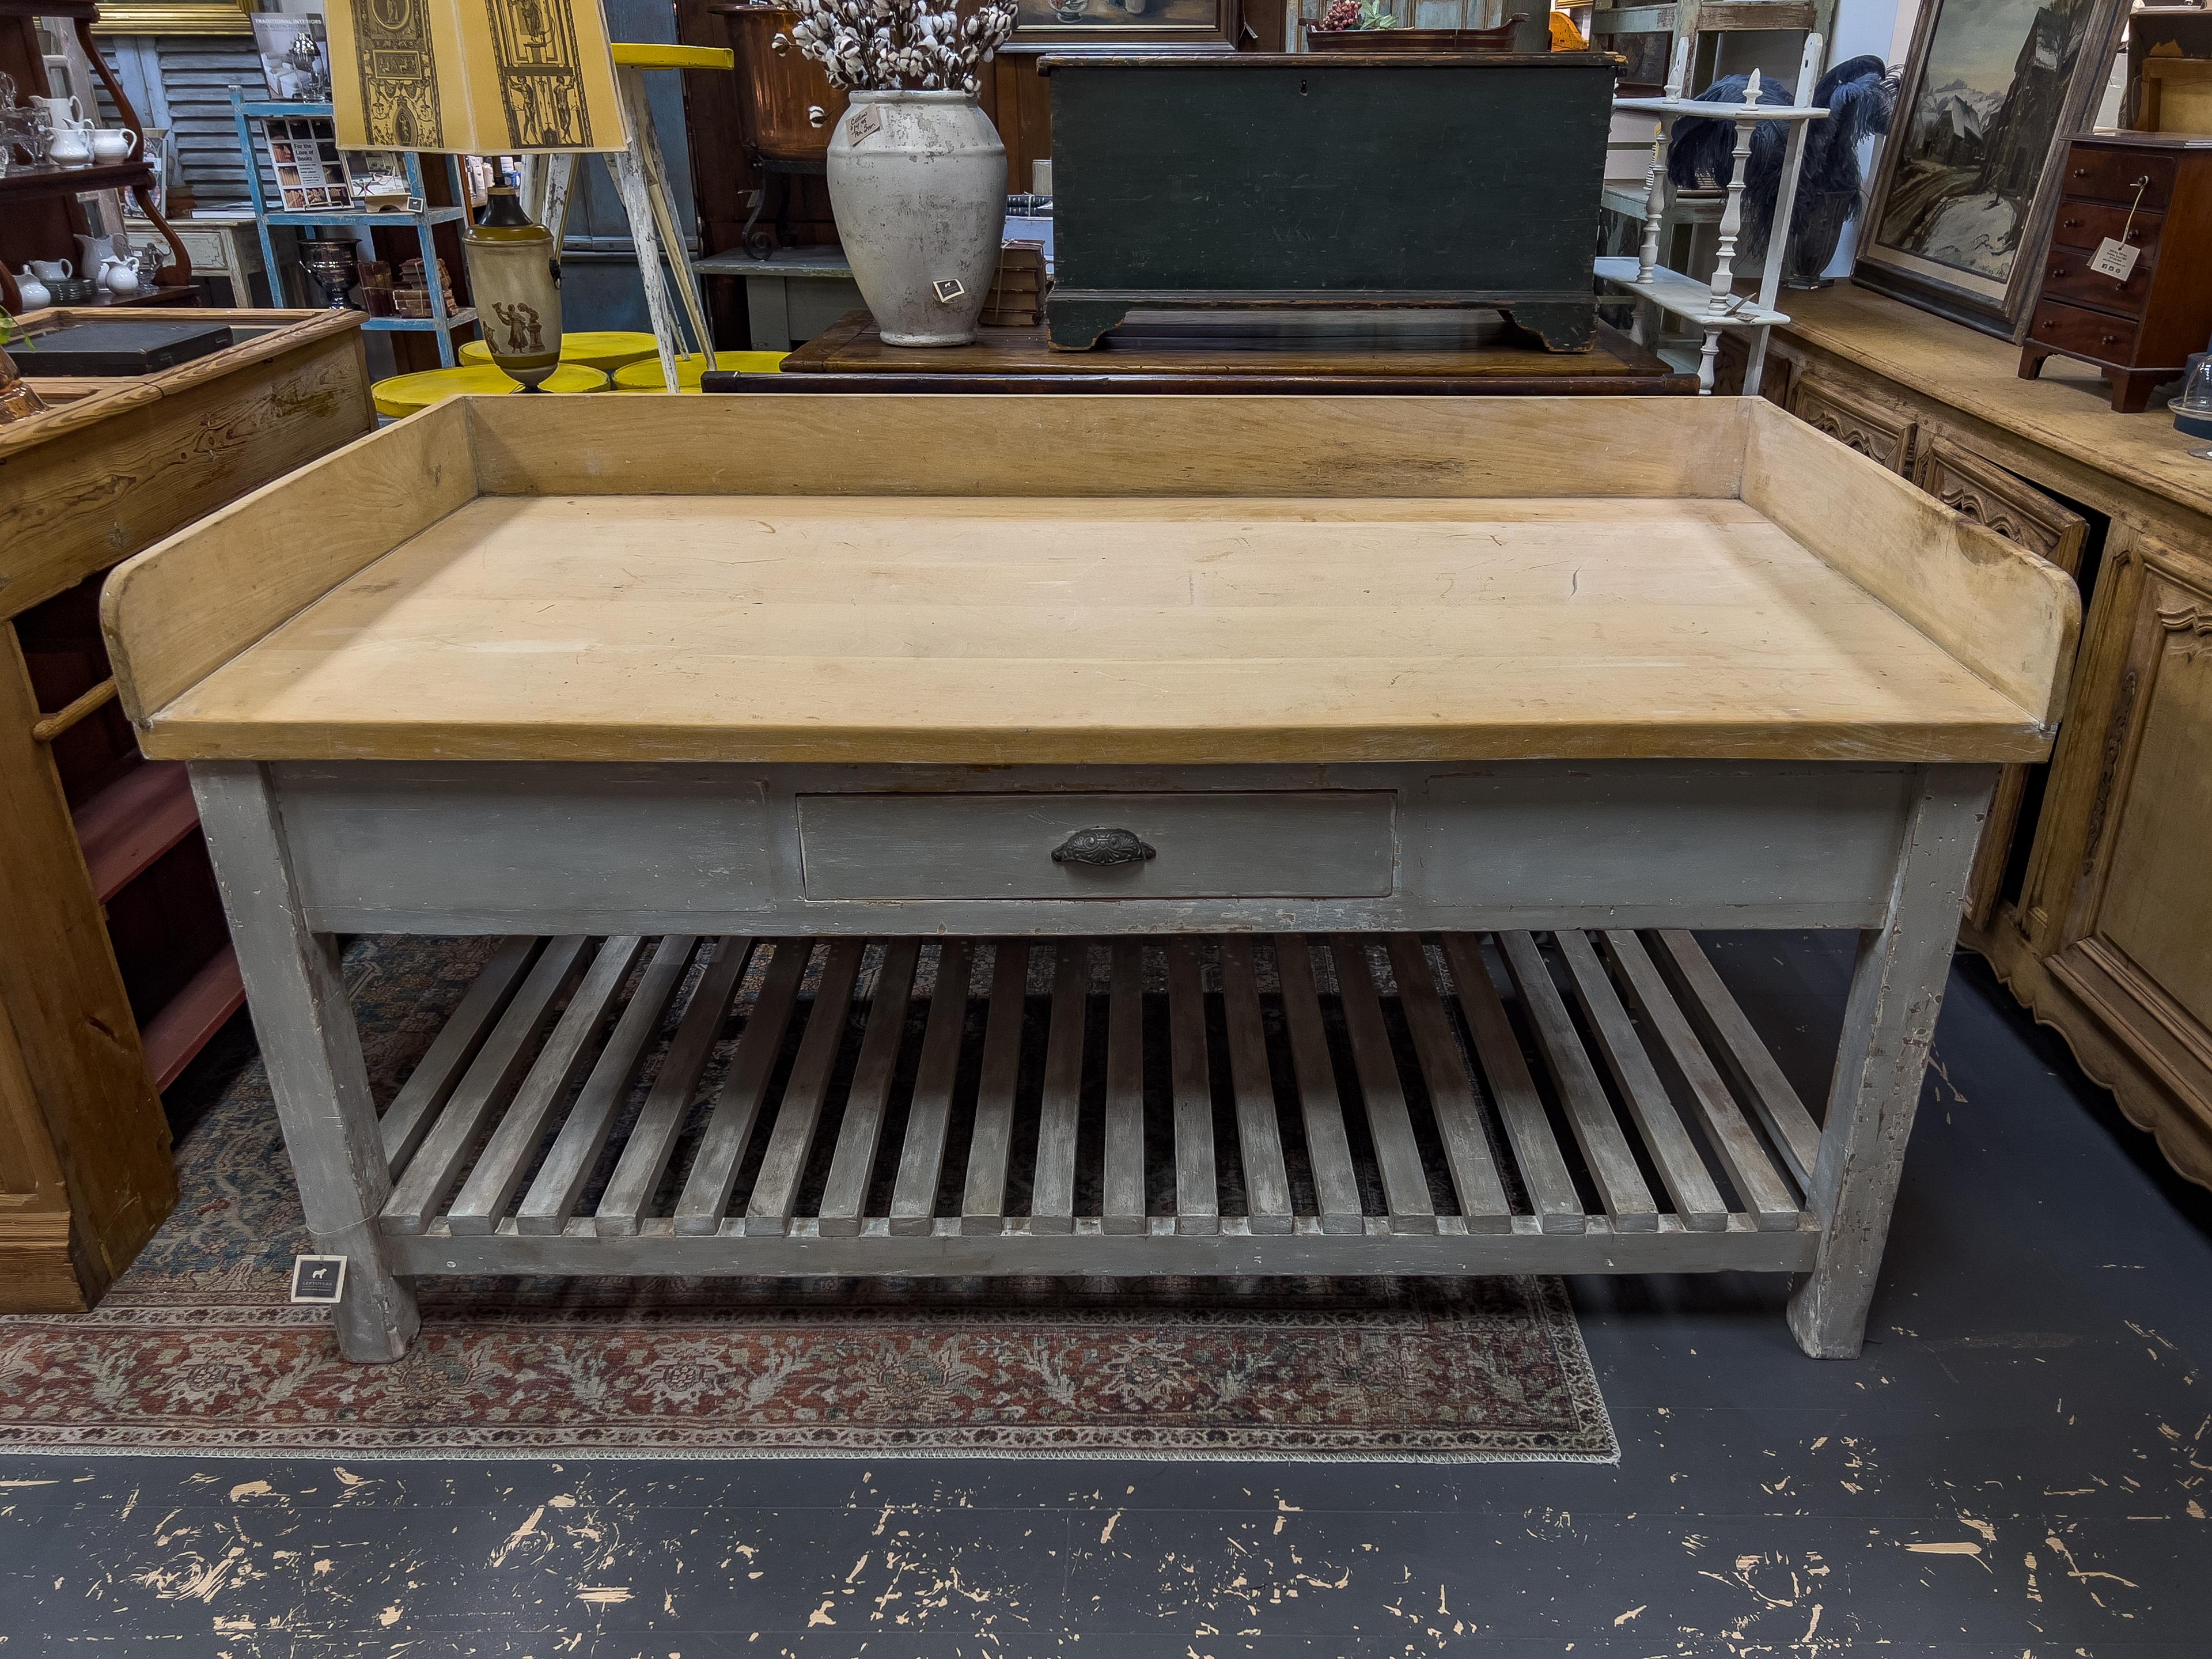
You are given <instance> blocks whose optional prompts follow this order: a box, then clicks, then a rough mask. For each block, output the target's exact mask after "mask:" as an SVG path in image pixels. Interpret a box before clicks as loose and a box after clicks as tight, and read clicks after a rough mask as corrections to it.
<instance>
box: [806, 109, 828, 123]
mask: <svg viewBox="0 0 2212 1659" xmlns="http://www.w3.org/2000/svg"><path fill="white" fill-rule="evenodd" d="M828 119H829V111H828V110H826V109H824V108H823V107H822V106H821V105H819V104H809V105H808V106H806V125H808V126H810V127H818V126H820V125H822V124H823V122H824V121H826V120H828Z"/></svg>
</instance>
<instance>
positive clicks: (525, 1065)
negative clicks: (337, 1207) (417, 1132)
mask: <svg viewBox="0 0 2212 1659" xmlns="http://www.w3.org/2000/svg"><path fill="white" fill-rule="evenodd" d="M590 943H591V941H590V939H587V938H586V937H585V936H584V935H583V934H580V933H569V934H565V935H563V936H562V937H561V938H559V939H553V940H551V941H550V942H549V943H548V944H547V945H546V946H545V948H544V951H540V952H539V953H538V960H537V962H536V963H533V964H532V967H531V969H530V976H529V977H528V978H527V979H526V980H524V981H523V982H522V988H521V989H520V991H517V992H516V993H515V994H514V999H513V1001H512V1002H510V1003H509V1004H508V1005H507V1012H505V1013H504V1014H502V1015H501V1016H500V1019H499V1024H497V1025H495V1026H494V1027H493V1028H492V1034H491V1036H489V1038H487V1039H486V1040H485V1042H484V1044H483V1048H482V1049H481V1050H480V1051H479V1052H478V1053H477V1057H476V1059H475V1060H472V1061H471V1062H470V1065H469V1069H468V1070H467V1072H466V1073H464V1074H463V1075H462V1078H461V1080H460V1083H459V1085H458V1086H457V1087H455V1089H454V1090H453V1094H452V1096H451V1097H449V1098H448V1099H447V1102H446V1109H445V1110H444V1111H442V1112H441V1113H440V1114H439V1115H438V1121H436V1122H435V1124H433V1125H432V1126H431V1127H430V1130H429V1133H428V1134H427V1135H426V1136H425V1137H424V1138H423V1140H422V1145H421V1146H419V1147H418V1148H417V1149H416V1153H415V1156H414V1158H412V1159H411V1160H410V1162H409V1164H408V1165H407V1169H406V1171H405V1173H404V1174H403V1175H401V1176H400V1177H399V1179H398V1181H397V1182H393V1183H392V1196H391V1197H389V1198H387V1199H386V1200H385V1201H384V1209H383V1212H382V1213H381V1214H380V1216H379V1218H378V1225H380V1227H381V1228H382V1230H383V1231H386V1232H387V1233H419V1232H421V1231H422V1229H423V1228H425V1227H426V1226H428V1225H429V1222H430V1212H431V1211H433V1210H435V1208H436V1207H437V1206H438V1204H439V1202H440V1201H441V1200H442V1199H444V1197H445V1196H446V1194H447V1192H448V1191H450V1190H451V1189H452V1188H453V1182H456V1181H457V1180H459V1178H460V1174H461V1164H462V1162H463V1160H464V1159H465V1158H467V1157H468V1152H469V1144H470V1142H471V1141H473V1140H474V1139H476V1138H477V1131H479V1130H480V1129H482V1128H483V1125H484V1120H485V1119H486V1118H488V1117H489V1116H490V1115H491V1114H492V1111H493V1109H494V1108H495V1107H496V1106H497V1105H498V1104H499V1103H500V1102H501V1100H502V1099H504V1098H505V1097H506V1096H507V1091H509V1090H510V1089H512V1088H513V1086H514V1085H516V1084H517V1083H519V1082H520V1080H521V1079H522V1075H523V1073H525V1072H526V1071H527V1070H528V1069H529V1066H530V1060H531V1056H532V1051H533V1045H534V1042H535V1040H536V1038H537V1036H538V1028H539V1027H540V1026H541V1025H543V1024H544V1022H545V1018H546V1016H547V1014H548V1013H549V1012H550V1011H551V1009H552V1006H553V1004H554V1001H555V1000H556V999H557V998H558V997H559V996H560V994H561V993H562V991H563V990H565V989H567V988H568V982H569V981H570V980H571V979H572V978H574V975H575V973H576V970H577V968H578V965H579V963H580V960H581V958H582V957H583V954H584V947H585V946H586V945H589V944H590Z"/></svg>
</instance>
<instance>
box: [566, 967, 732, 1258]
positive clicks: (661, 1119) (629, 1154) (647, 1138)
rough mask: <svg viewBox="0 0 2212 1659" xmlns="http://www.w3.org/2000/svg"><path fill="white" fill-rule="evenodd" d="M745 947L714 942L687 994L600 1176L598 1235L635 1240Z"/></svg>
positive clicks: (710, 1051)
mask: <svg viewBox="0 0 2212 1659" xmlns="http://www.w3.org/2000/svg"><path fill="white" fill-rule="evenodd" d="M752 949H753V941H752V940H750V939H716V940H715V941H714V957H713V958H712V959H711V960H710V961H709V962H708V963H707V966H706V968H705V969H704V970H703V971H702V973H701V974H700V975H699V982H698V984H696V986H694V987H692V990H691V1000H690V1002H689V1003H687V1004H685V1005H684V1018H682V1019H681V1020H680V1021H678V1024H677V1027H676V1036H674V1038H673V1039H672V1040H671V1042H669V1045H668V1053H667V1054H665V1056H664V1057H663V1058H662V1060H661V1062H660V1070H659V1073H658V1074H657V1075H656V1076H655V1077H654V1078H653V1087H652V1089H651V1090H649V1091H647V1094H646V1097H645V1104H644V1105H642V1106H641V1107H640V1108H639V1109H638V1113H637V1121H636V1123H635V1124H634V1125H632V1126H631V1128H630V1132H629V1139H628V1140H625V1141H624V1142H623V1149H622V1156H621V1157H620V1158H617V1159H616V1160H615V1172H614V1173H613V1174H612V1175H611V1176H608V1177H607V1187H606V1190H605V1192H604V1193H602V1194H599V1212H598V1213H597V1214H596V1215H594V1216H593V1218H592V1229H593V1231H596V1232H598V1233H599V1235H600V1236H601V1237H606V1238H629V1237H635V1234H636V1232H637V1231H638V1221H639V1218H640V1215H641V1212H643V1210H644V1208H645V1206H647V1204H650V1203H651V1202H652V1201H653V1194H655V1193H657V1192H659V1190H660V1178H661V1176H664V1175H665V1174H666V1173H667V1172H668V1159H669V1156H670V1154H671V1153H672V1152H674V1151H675V1150H676V1137H677V1134H678V1132H679V1131H680V1130H681V1129H682V1128H683V1127H684V1118H685V1117H686V1116H688V1115H690V1110H691V1102H692V1100H693V1098H694V1097H696V1095H697V1093H698V1091H699V1079H700V1078H701V1076H702V1075H703V1074H704V1073H705V1072H706V1070H707V1062H708V1060H710V1059H712V1058H713V1056H714V1044H715V1043H716V1042H719V1041H720V1038H721V1035H722V1027H723V1026H724V1025H726V1024H728V1023H729V1018H730V1002H731V1000H732V998H733V997H735V996H736V995H737V994H738V984H739V982H740V981H742V980H743V979H744V971H745V961H746V958H748V957H750V956H751V954H752Z"/></svg>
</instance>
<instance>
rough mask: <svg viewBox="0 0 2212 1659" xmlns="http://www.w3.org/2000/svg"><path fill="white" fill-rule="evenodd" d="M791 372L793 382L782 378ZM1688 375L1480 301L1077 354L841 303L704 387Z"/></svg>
mask: <svg viewBox="0 0 2212 1659" xmlns="http://www.w3.org/2000/svg"><path fill="white" fill-rule="evenodd" d="M794 377H797V378H794ZM1697 389H1698V380H1697V376H1696V375H1694V374H1680V373H1678V372H1677V371H1676V370H1675V369H1674V368H1672V367H1671V366H1669V365H1668V363H1667V362H1664V361H1663V360H1662V359H1661V358H1660V357H1659V356H1657V355H1656V353H1654V352H1652V351H1650V350H1648V349H1645V348H1644V347H1643V346H1640V345H1638V344H1637V343H1636V342H1634V341H1633V340H1632V339H1630V338H1629V337H1627V336H1626V334H1623V333H1622V332H1620V330H1618V329H1616V328H1613V327H1610V326H1608V325H1606V324H1603V323H1601V324H1599V325H1598V330H1597V343H1596V345H1595V347H1594V348H1593V349H1590V350H1589V351H1586V352H1579V353H1577V352H1560V351H1547V350H1545V349H1543V347H1542V346H1541V344H1539V343H1537V342H1536V341H1535V340H1534V339H1533V338H1532V337H1529V336H1528V335H1526V334H1523V333H1522V332H1520V331H1518V330H1516V329H1515V328H1514V327H1513V326H1512V325H1510V324H1509V323H1508V322H1506V321H1505V319H1504V318H1502V317H1500V316H1499V315H1498V313H1495V312H1490V311H1379V312H1358V313H1355V312H1328V313H1300V312H1261V313H1237V312H1205V313H1190V312H1139V313H1135V314H1133V315H1132V316H1131V317H1130V319H1129V320H1128V321H1127V322H1126V323H1124V324H1122V325H1121V326H1120V327H1119V328H1116V329H1115V330H1114V331H1113V332H1112V333H1110V334H1109V335H1107V336H1106V337H1105V338H1104V339H1103V340H1101V341H1100V342H1099V343H1098V344H1097V346H1096V347H1095V348H1094V349H1091V350H1089V351H1055V350H1054V349H1053V348H1052V347H1051V346H1050V345H1049V344H1048V343H1046V341H1045V331H1044V325H1042V323H1039V324H1036V325H1033V326H1030V327H1026V328H984V329H979V330H977V331H976V337H975V343H974V344H973V345H965V346H948V347H945V348H942V349H929V350H920V349H902V348H900V347H896V346H887V345H885V344H884V342H883V338H882V337H881V336H880V335H879V334H878V333H877V331H876V326H875V320H874V319H873V318H872V317H870V316H869V314H868V313H866V311H854V312H851V313H848V314H847V315H846V316H844V317H843V318H842V319H839V320H838V321H837V322H836V324H834V325H831V326H830V327H829V328H827V329H824V330H823V331H822V332H821V333H819V334H817V335H816V336H815V337H813V338H812V339H811V340H809V341H807V342H806V343H805V344H804V345H802V346H799V347H798V348H797V349H794V350H793V352H792V354H791V355H790V356H788V357H786V358H785V359H784V360H783V362H782V364H781V373H780V374H773V375H771V374H710V375H708V377H707V386H706V390H708V391H709V392H1153V393H1161V392H1176V393H1183V394H1199V393H1209V392H1242V393H1246V394H1250V393H1254V392H1279V393H1300V394H1308V395H1311V394H1316V393H1328V394H1333V395H1338V396H1341V395H1346V394H1350V393H1364V394H1367V395H1392V394H1399V395H1402V394H1415V395H1419V396H1426V397H1443V396H1463V397H1523V398H1560V397H1595V398H1605V397H1636V396H1647V395H1662V396H1676V397H1681V396H1690V395H1693V394H1694V393H1695V392H1697Z"/></svg>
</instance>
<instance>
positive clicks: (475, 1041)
mask: <svg viewBox="0 0 2212 1659" xmlns="http://www.w3.org/2000/svg"><path fill="white" fill-rule="evenodd" d="M543 943H544V940H542V939H535V938H532V937H530V936H529V935H527V934H517V935H516V936H515V937H513V939H508V940H507V941H506V942H505V943H504V944H502V945H501V946H500V947H499V949H498V951H495V953H494V954H493V956H492V958H491V960H490V961H489V962H487V963H484V965H483V967H482V968H481V969H478V970H477V976H476V978H475V979H474V980H472V981H471V982H470V984H469V988H468V989H467V990H466V991H465V992H464V993H462V995H461V1000H460V1005H459V1006H458V1007H456V1008H455V1009H454V1010H453V1012H452V1014H450V1015H449V1016H447V1020H446V1023H445V1024H444V1025H443V1026H441V1027H440V1028H439V1031H438V1035H437V1036H436V1038H435V1039H434V1040H433V1041H432V1042H431V1044H430V1047H429V1049H428V1052H426V1053H425V1054H423V1056H422V1059H421V1060H418V1061H417V1062H416V1066H415V1069H414V1070H413V1071H412V1072H410V1073H408V1076H407V1081H406V1082H405V1083H404V1084H402V1085H400V1088H399V1092H398V1095H397V1096H396V1097H393V1099H392V1104H391V1106H390V1108H389V1109H386V1112H385V1114H384V1118H383V1121H381V1122H380V1123H379V1124H378V1125H377V1133H378V1135H379V1137H380V1139H382V1141H383V1143H384V1159H385V1162H386V1163H387V1164H390V1165H391V1166H392V1173H393V1174H394V1175H398V1173H399V1170H400V1169H401V1168H402V1166H404V1164H406V1162H407V1160H408V1159H409V1158H412V1157H413V1156H414V1155H415V1149H416V1147H417V1146H420V1145H422V1137H423V1136H424V1135H425V1134H427V1133H428V1132H429V1128H430V1124H431V1121H432V1120H433V1119H435V1117H436V1116H437V1115H438V1109H439V1108H440V1107H441V1106H443V1105H444V1104H445V1103H446V1102H447V1098H448V1097H451V1096H452V1094H453V1088H454V1085H457V1084H459V1082H460V1080H461V1075H462V1073H465V1072H466V1071H467V1070H468V1068H469V1063H470V1061H471V1060H474V1059H475V1058H476V1057H477V1050H479V1049H481V1048H483V1045H484V1039H485V1038H487V1037H489V1036H490V1035H491V1032H492V1026H493V1025H494V1024H495V1022H496V1021H497V1020H498V1018H499V1017H500V1016H501V1014H503V1013H505V1012H507V1004H508V1003H510V1002H512V1001H513V1000H514V993H515V989H516V987H518V986H520V984H521V983H522V976H523V975H524V973H525V972H526V971H527V970H528V969H529V967H530V964H531V963H532V962H535V961H536V960H537V959H538V946H539V945H541V944H543Z"/></svg>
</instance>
